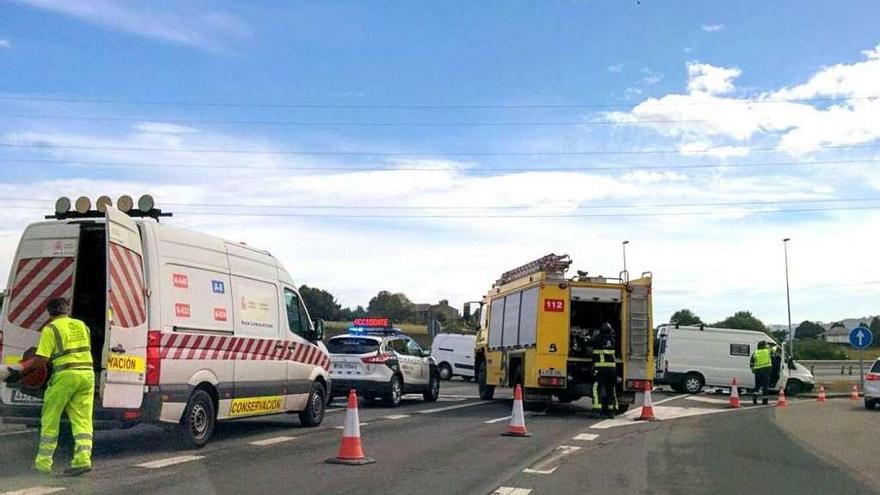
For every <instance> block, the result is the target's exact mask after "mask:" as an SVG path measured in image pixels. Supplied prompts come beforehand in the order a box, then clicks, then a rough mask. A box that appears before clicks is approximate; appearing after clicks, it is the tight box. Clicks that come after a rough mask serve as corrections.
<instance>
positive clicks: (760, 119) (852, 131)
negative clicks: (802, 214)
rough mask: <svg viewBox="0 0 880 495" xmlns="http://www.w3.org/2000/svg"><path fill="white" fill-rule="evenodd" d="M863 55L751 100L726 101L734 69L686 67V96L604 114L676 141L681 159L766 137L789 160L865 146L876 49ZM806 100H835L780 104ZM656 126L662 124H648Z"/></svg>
mask: <svg viewBox="0 0 880 495" xmlns="http://www.w3.org/2000/svg"><path fill="white" fill-rule="evenodd" d="M862 54H863V56H864V57H865V59H864V60H862V61H859V62H855V63H839V64H835V65H833V66H830V67H826V68H823V69H820V70H819V71H817V72H816V73H814V74H812V75H811V76H809V77H808V78H807V80H806V82H804V83H801V84H796V85H793V86H789V87H783V88H779V89H774V90H770V91H766V92H763V93H760V94H758V95H756V96H753V97H751V98H745V97H735V96H730V95H731V94H732V93H734V92H735V91H736V89H737V88H736V85H735V82H736V79H737V78H738V77H739V76H740V75H741V73H742V71H741V70H740V69H739V68H737V67H719V66H714V65H711V64H708V63H700V62H690V63H688V64H687V71H688V83H687V88H688V93H686V94H668V95H665V96H662V97H659V98H648V99H647V100H645V101H643V102H642V103H640V104H639V105H637V106H636V107H635V108H633V110H632V111H630V112H612V113H610V114H608V115H607V116H608V117H609V118H610V119H612V120H615V121H618V122H625V123H634V122H644V126H645V127H647V128H650V129H653V130H654V131H656V132H657V133H659V134H660V135H662V136H666V137H672V138H677V139H680V140H681V142H680V143H679V149H680V150H681V151H682V153H685V154H687V153H691V154H692V153H693V151H694V149H699V148H701V147H707V148H712V147H713V146H721V148H719V150H717V151H715V152H714V154H715V155H716V156H742V154H743V153H744V152H745V151H746V150H747V149H748V148H749V147H750V146H749V145H750V144H752V143H753V142H754V141H755V140H756V139H759V138H769V139H771V140H772V141H771V142H775V143H776V146H778V148H779V149H780V150H783V151H785V152H786V153H789V154H791V155H794V156H801V155H804V154H807V153H810V152H813V151H815V150H818V149H819V148H820V147H822V146H840V145H853V144H861V143H868V142H871V141H873V140H876V139H878V138H880V119H878V118H876V116H877V115H880V98H877V96H878V94H880V91H878V89H877V88H880V45H878V46H877V47H875V48H874V49H871V50H866V51H864V52H862ZM810 98H840V99H841V101H839V102H836V103H835V102H833V101H832V102H830V103H831V104H828V103H829V102H823V101H819V102H810V101H781V100H799V99H800V100H802V99H810ZM657 121H662V122H663V123H652V122H657ZM669 121H674V122H676V123H672V124H670V123H669ZM730 140H733V143H731V142H730ZM695 143H696V144H695ZM728 146H733V147H732V148H730V147H728ZM763 146H766V141H765V142H764V144H763Z"/></svg>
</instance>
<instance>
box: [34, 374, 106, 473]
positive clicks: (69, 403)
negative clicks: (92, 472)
mask: <svg viewBox="0 0 880 495" xmlns="http://www.w3.org/2000/svg"><path fill="white" fill-rule="evenodd" d="M94 402H95V373H94V372H93V371H92V370H64V371H59V372H57V373H54V374H53V375H52V378H51V379H50V381H49V387H48V388H47V389H46V393H45V395H44V396H43V417H42V420H41V422H42V426H41V428H40V448H39V450H38V451H37V458H36V460H35V461H34V466H35V467H36V468H37V470H38V471H41V472H44V473H48V472H50V471H52V456H53V454H54V453H55V448H56V447H57V446H58V430H59V426H60V424H61V413H62V412H66V413H67V418H68V419H69V420H70V427H71V429H72V430H73V440H74V443H75V444H76V447H75V449H74V452H73V460H72V461H71V463H70V466H71V467H74V468H78V467H91V465H92V409H93V406H94Z"/></svg>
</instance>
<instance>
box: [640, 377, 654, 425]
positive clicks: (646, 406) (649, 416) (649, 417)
mask: <svg viewBox="0 0 880 495" xmlns="http://www.w3.org/2000/svg"><path fill="white" fill-rule="evenodd" d="M644 397H645V398H644V400H643V401H642V415H641V416H639V417H638V418H636V421H657V418H655V417H654V404H653V403H652V402H651V385H650V384H649V385H646V386H645V395H644Z"/></svg>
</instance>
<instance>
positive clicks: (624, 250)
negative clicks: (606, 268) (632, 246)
mask: <svg viewBox="0 0 880 495" xmlns="http://www.w3.org/2000/svg"><path fill="white" fill-rule="evenodd" d="M627 244H629V241H623V243H622V246H623V273H625V274H626V278H627V279H629V272H628V271H626V245H627ZM627 281H628V280H627Z"/></svg>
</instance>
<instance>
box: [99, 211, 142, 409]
mask: <svg viewBox="0 0 880 495" xmlns="http://www.w3.org/2000/svg"><path fill="white" fill-rule="evenodd" d="M105 218H106V220H107V251H106V252H107V316H106V326H105V328H106V329H107V335H106V338H105V344H104V353H103V364H104V368H105V370H106V371H105V372H106V376H105V378H104V380H103V381H102V387H103V406H104V407H116V408H126V409H136V408H139V407H140V406H141V401H142V400H143V396H144V382H145V376H146V352H147V350H146V345H147V305H146V300H145V294H144V262H143V251H142V248H141V235H140V232H139V231H138V228H137V224H135V222H134V220H132V219H131V218H130V217H129V216H128V215H126V214H124V213H122V212H121V211H119V210H117V209H115V208H113V207H107V213H106V215H105Z"/></svg>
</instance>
